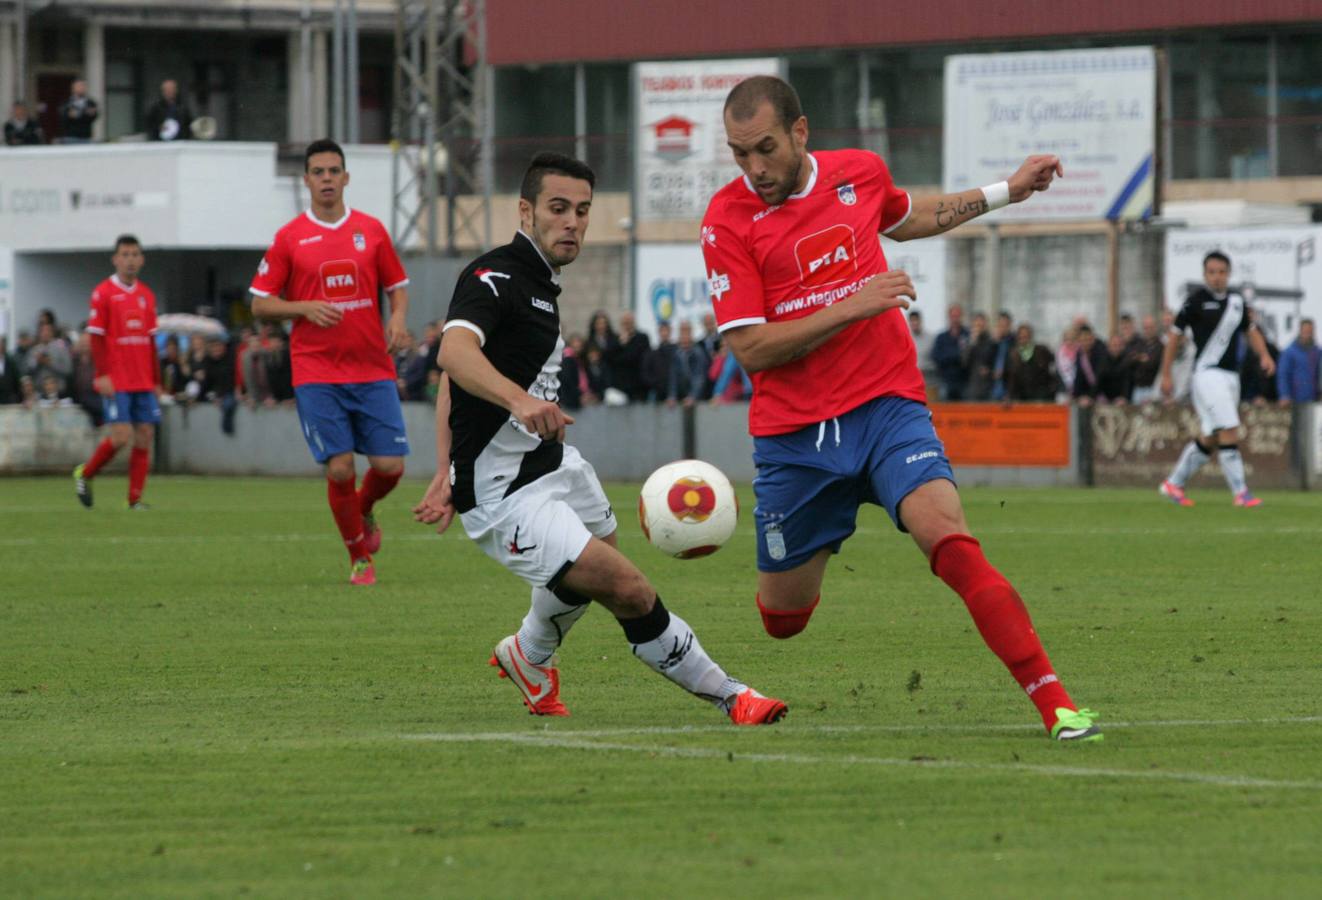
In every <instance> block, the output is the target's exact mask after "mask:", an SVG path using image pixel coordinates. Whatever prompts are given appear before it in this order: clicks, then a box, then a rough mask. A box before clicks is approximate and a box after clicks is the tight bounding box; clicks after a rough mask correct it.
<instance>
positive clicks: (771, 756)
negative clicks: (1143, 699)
mask: <svg viewBox="0 0 1322 900" xmlns="http://www.w3.org/2000/svg"><path fill="white" fill-rule="evenodd" d="M1317 721H1322V717H1306V718H1301V719H1289V720H1287V719H1280V720H1252V719H1246V720H1226V721H1224V722H1210V721H1208V722H1198V721H1193V720H1189V721H1185V722H1179V721H1176V722H1167V723H1161V724H1164V725H1165V726H1166V727H1179V725H1181V724H1186V725H1195V724H1238V723H1240V722H1243V723H1254V724H1288V723H1293V722H1317ZM1157 724H1159V723H1150V722H1148V723H1111V724H1109V725H1108V727H1110V728H1116V727H1138V726H1140V725H1149V726H1151V725H1157ZM725 729H726V730H728V729H729V726H725ZM699 730H703V731H708V730H715V729H709V728H703V729H696V728H694V729H681V728H676V729H670V730H669V732H663V731H662V730H659V729H658V730H647V729H620V730H616V731H614V732H605V731H585V732H575V731H566V732H542V733H540V734H539V733H528V732H476V733H468V734H443V733H437V734H417V735H404V738H405V739H406V740H413V741H423V742H432V743H505V744H521V745H524V746H532V747H555V748H559V749H565V750H596V751H600V752H608V753H646V754H648V755H650V756H668V757H674V758H678V759H728V760H731V761H735V760H738V761H747V762H759V763H792V764H795V765H842V766H886V767H896V768H903V767H907V768H920V769H956V770H964V771H975V772H1013V773H1016V774H1022V775H1054V776H1061V777H1066V778H1093V779H1096V778H1115V779H1128V780H1139V781H1175V782H1183V783H1187V784H1207V785H1214V786H1217V787H1234V788H1245V787H1247V788H1279V789H1292V790H1322V781H1294V780H1282V779H1273V778H1255V777H1252V776H1245V775H1217V774H1214V773H1208V772H1181V771H1170V770H1162V769H1137V770H1135V769H1109V768H1099V767H1095V766H1063V765H1040V764H1034V763H991V762H971V761H966V760H956V759H909V758H902V757H885V756H859V755H857V754H845V755H840V756H823V755H814V754H805V753H742V752H735V751H731V750H728V749H727V750H722V749H717V748H710V747H673V746H666V745H656V744H626V743H618V742H607V741H600V740H592V739H590V738H591V736H595V735H605V734H608V733H614V734H642V733H646V734H655V733H671V734H681V733H686V732H688V733H692V732H696V731H699ZM814 730H817V731H825V730H826V729H814ZM872 730H878V729H872ZM801 731H802V729H801Z"/></svg>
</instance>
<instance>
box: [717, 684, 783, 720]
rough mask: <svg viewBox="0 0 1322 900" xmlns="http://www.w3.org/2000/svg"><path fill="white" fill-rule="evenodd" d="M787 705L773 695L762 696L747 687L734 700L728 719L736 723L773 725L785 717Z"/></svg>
mask: <svg viewBox="0 0 1322 900" xmlns="http://www.w3.org/2000/svg"><path fill="white" fill-rule="evenodd" d="M787 712H789V707H788V706H786V705H785V704H784V703H783V702H782V701H780V700H777V699H776V698H775V697H763V696H762V695H761V694H759V693H758V692H757V691H755V690H753V689H752V688H749V689H748V690H746V691H744V692H743V693H742V694H740V695H739V696H738V697H736V698H735V700H734V706H731V707H730V721H731V722H733V723H734V724H736V725H774V724H775V723H777V722H779V721H780V720H781V719H783V718H785V713H787Z"/></svg>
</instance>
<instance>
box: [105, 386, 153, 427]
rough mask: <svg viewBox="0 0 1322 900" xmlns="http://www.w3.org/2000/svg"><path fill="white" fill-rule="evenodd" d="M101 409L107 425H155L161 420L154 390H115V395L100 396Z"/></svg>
mask: <svg viewBox="0 0 1322 900" xmlns="http://www.w3.org/2000/svg"><path fill="white" fill-rule="evenodd" d="M101 410H102V412H104V413H105V415H106V424H107V425H127V424H129V423H133V424H134V425H137V424H140V423H146V424H149V425H155V424H156V423H158V422H160V421H161V405H160V404H159V403H157V402H156V392H155V391H115V396H113V397H102V398H101Z"/></svg>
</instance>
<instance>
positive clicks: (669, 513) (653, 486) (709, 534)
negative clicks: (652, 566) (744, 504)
mask: <svg viewBox="0 0 1322 900" xmlns="http://www.w3.org/2000/svg"><path fill="white" fill-rule="evenodd" d="M738 520H739V502H738V500H736V499H735V496H734V488H733V487H731V485H730V479H728V478H726V477H725V475H724V473H722V472H721V470H720V469H718V468H716V467H715V466H713V465H712V464H711V463H705V462H703V461H702V460H698V459H681V460H679V461H678V462H672V463H668V464H666V465H664V466H662V467H661V468H659V469H657V470H656V471H655V472H653V473H652V474H651V475H649V476H648V478H647V481H646V482H644V483H643V491H642V494H641V495H640V496H639V497H638V521H639V523H640V524H641V525H642V526H643V534H644V535H645V536H646V537H647V539H648V540H649V541H651V542H652V546H653V547H656V548H657V549H658V550H660V551H661V552H662V553H665V554H667V555H669V556H674V557H677V558H679V559H693V558H694V557H697V556H706V555H707V554H709V553H715V552H716V551H717V550H719V549H720V548H721V545H722V544H724V543H725V542H726V541H728V540H729V539H730V536H731V535H732V534H734V527H735V525H736V524H737V522H738Z"/></svg>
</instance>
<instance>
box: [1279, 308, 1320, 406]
mask: <svg viewBox="0 0 1322 900" xmlns="http://www.w3.org/2000/svg"><path fill="white" fill-rule="evenodd" d="M1319 370H1322V349H1318V346H1317V335H1316V334H1315V326H1314V323H1313V320H1312V319H1301V320H1300V321H1299V335H1298V336H1297V337H1296V338H1295V339H1294V340H1293V341H1291V342H1290V346H1288V347H1286V348H1285V350H1284V351H1282V352H1281V358H1280V360H1279V361H1278V363H1277V367H1276V393H1277V394H1278V395H1279V401H1278V402H1279V403H1280V404H1281V406H1289V405H1290V404H1292V403H1316V402H1317V399H1318V396H1319V394H1320V393H1322V384H1319Z"/></svg>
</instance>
